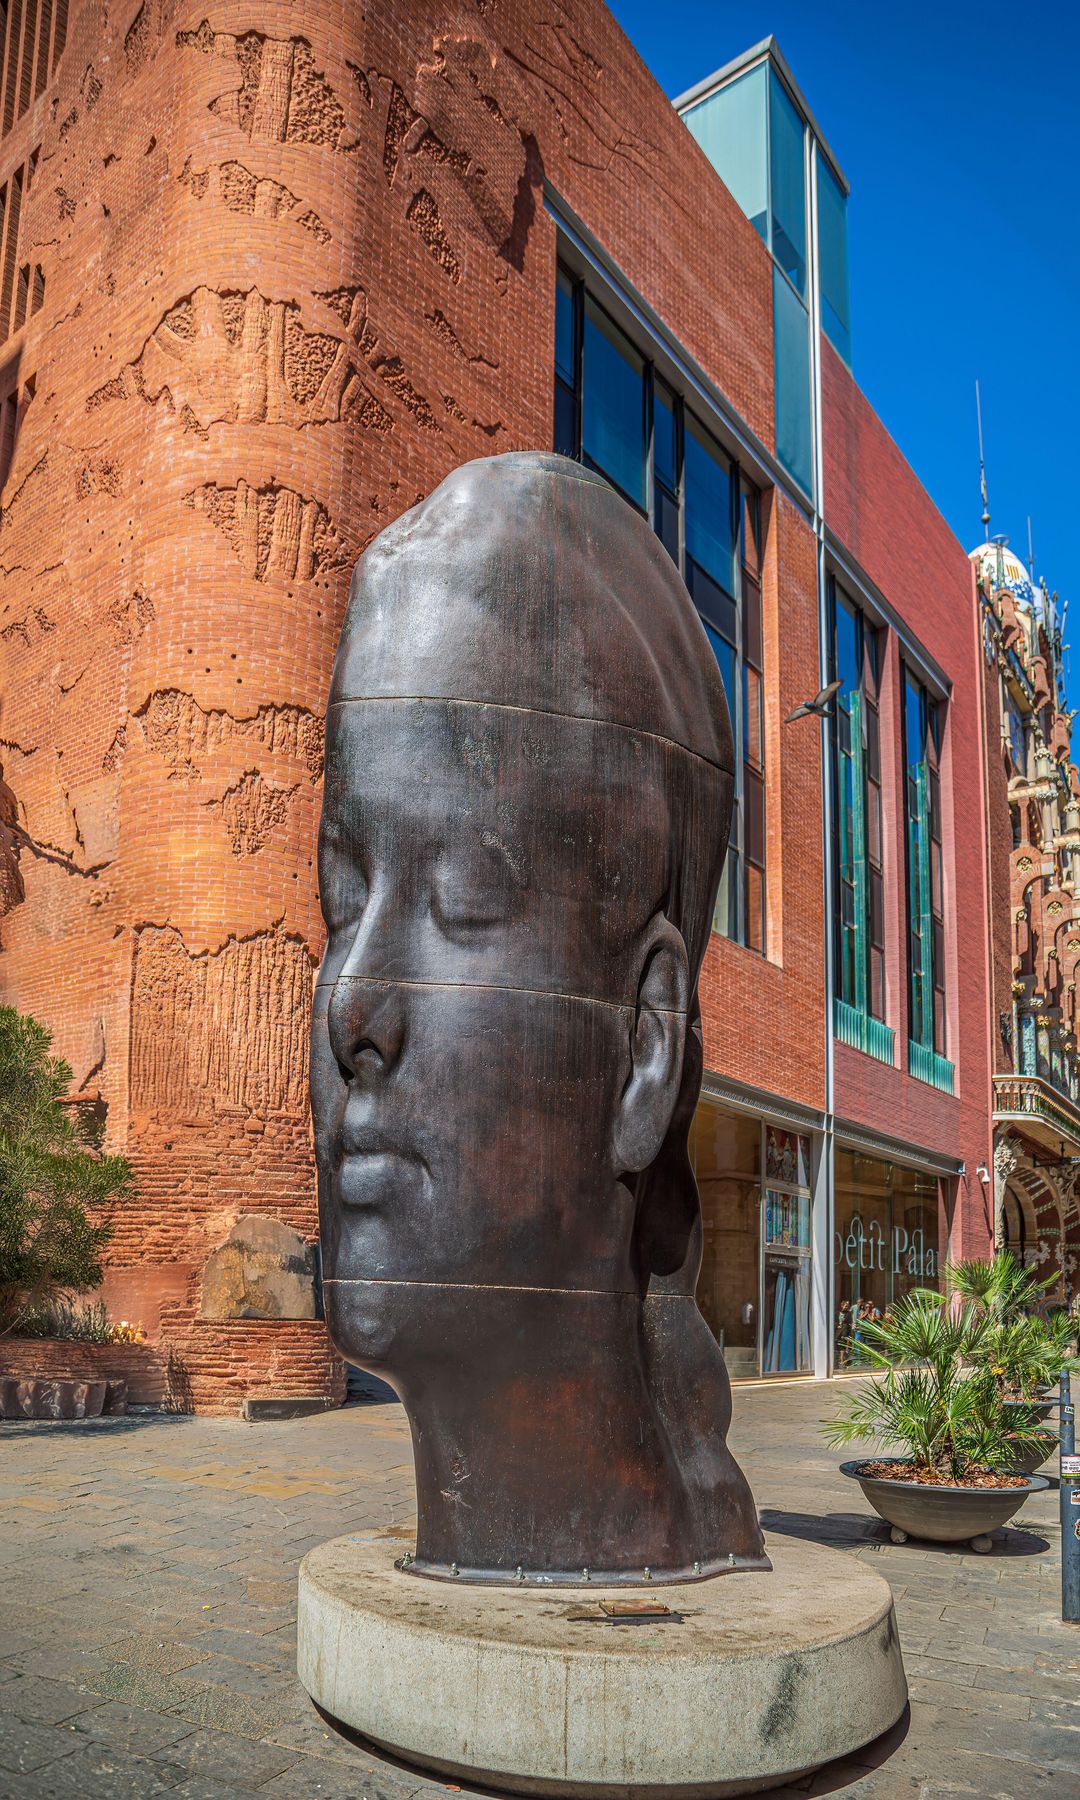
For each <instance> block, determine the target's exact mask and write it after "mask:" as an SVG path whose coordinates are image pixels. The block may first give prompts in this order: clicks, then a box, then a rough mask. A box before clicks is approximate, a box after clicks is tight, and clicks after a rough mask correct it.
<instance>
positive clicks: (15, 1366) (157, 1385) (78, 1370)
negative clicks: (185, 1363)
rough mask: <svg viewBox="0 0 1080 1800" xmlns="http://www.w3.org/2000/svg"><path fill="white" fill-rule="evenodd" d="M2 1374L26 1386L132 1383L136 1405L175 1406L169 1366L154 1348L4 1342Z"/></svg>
mask: <svg viewBox="0 0 1080 1800" xmlns="http://www.w3.org/2000/svg"><path fill="white" fill-rule="evenodd" d="M0 1375H15V1376H17V1377H18V1379H19V1380H20V1381H67V1380H70V1381H126V1382H127V1390H128V1391H127V1397H128V1399H129V1400H130V1401H132V1402H133V1403H134V1404H136V1405H143V1406H162V1405H169V1404H175V1402H174V1400H173V1396H172V1395H171V1394H170V1391H169V1373H168V1367H167V1361H166V1358H165V1356H164V1354H163V1352H162V1351H161V1350H160V1349H157V1348H155V1347H154V1346H153V1345H152V1344H82V1343H78V1342H76V1341H74V1340H72V1339H69V1338H20V1337H5V1338H0Z"/></svg>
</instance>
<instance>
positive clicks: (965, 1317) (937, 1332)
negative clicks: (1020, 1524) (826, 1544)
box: [825, 1288, 1047, 1551]
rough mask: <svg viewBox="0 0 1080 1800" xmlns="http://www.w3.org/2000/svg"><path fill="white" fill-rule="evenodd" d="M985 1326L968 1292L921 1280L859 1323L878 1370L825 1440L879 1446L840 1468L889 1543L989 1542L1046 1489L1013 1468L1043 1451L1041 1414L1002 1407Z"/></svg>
mask: <svg viewBox="0 0 1080 1800" xmlns="http://www.w3.org/2000/svg"><path fill="white" fill-rule="evenodd" d="M992 1323H993V1322H992V1320H991V1318H990V1315H989V1314H988V1313H987V1312H986V1311H985V1309H983V1308H981V1307H979V1306H978V1305H976V1304H974V1303H973V1302H971V1301H969V1300H966V1301H961V1302H960V1304H959V1305H955V1304H954V1303H952V1302H951V1301H950V1300H949V1298H948V1297H947V1296H945V1295H943V1294H938V1293H934V1292H931V1291H930V1290H928V1289H922V1288H920V1289H916V1290H915V1292H913V1293H910V1294H907V1295H905V1296H904V1298H903V1299H902V1300H899V1301H897V1302H896V1304H895V1305H894V1306H893V1308H892V1309H891V1311H890V1313H889V1315H888V1317H887V1318H885V1319H880V1320H868V1321H867V1322H866V1323H865V1324H864V1325H863V1327H862V1332H861V1349H862V1354H863V1356H864V1357H865V1358H866V1359H867V1361H869V1362H870V1363H871V1365H872V1366H874V1367H875V1368H877V1369H879V1370H880V1371H881V1373H880V1374H879V1375H878V1376H877V1377H876V1378H875V1379H874V1380H872V1381H869V1382H867V1384H866V1385H865V1386H864V1387H862V1388H860V1389H859V1390H858V1391H857V1392H856V1393H854V1394H852V1395H850V1396H849V1397H848V1398H847V1400H846V1402H845V1403H844V1406H843V1408H842V1410H841V1412H840V1414H839V1415H838V1416H837V1418H835V1419H833V1420H830V1421H827V1422H826V1425H825V1430H826V1435H827V1437H828V1439H829V1441H830V1443H833V1444H837V1445H841V1444H851V1443H854V1442H856V1441H859V1440H862V1441H866V1442H869V1443H870V1444H872V1445H874V1446H876V1447H877V1448H878V1449H879V1451H880V1454H879V1455H877V1456H871V1457H867V1458H864V1459H862V1460H860V1461H855V1462H846V1463H843V1464H842V1465H841V1472H842V1473H843V1474H844V1475H847V1476H850V1477H851V1478H852V1479H853V1480H855V1481H858V1482H859V1484H860V1486H861V1487H862V1491H863V1493H864V1495H865V1497H866V1498H867V1499H868V1500H869V1502H870V1504H871V1506H872V1507H873V1508H874V1510H875V1512H877V1513H878V1514H879V1515H880V1517H881V1518H883V1519H885V1520H886V1522H887V1523H888V1524H889V1525H890V1526H891V1527H892V1538H893V1542H894V1543H904V1542H905V1541H906V1539H907V1538H908V1536H912V1537H920V1538H929V1539H930V1540H931V1541H933V1542H937V1543H959V1542H962V1541H963V1540H964V1539H968V1540H969V1541H970V1542H971V1544H972V1547H973V1548H974V1549H976V1550H983V1551H985V1550H989V1549H991V1548H992V1540H991V1537H990V1533H991V1532H992V1531H994V1530H995V1529H996V1528H997V1527H998V1526H1001V1525H1004V1524H1005V1523H1006V1521H1007V1520H1008V1519H1010V1518H1011V1517H1012V1516H1013V1514H1014V1513H1015V1512H1017V1511H1018V1510H1019V1508H1020V1507H1021V1506H1022V1505H1023V1503H1024V1501H1025V1500H1026V1499H1027V1497H1028V1495H1029V1494H1031V1493H1034V1492H1036V1491H1037V1490H1039V1489H1040V1488H1045V1487H1046V1486H1047V1483H1046V1480H1045V1478H1044V1477H1042V1476H1039V1475H1023V1474H1020V1473H1018V1472H1017V1470H1016V1466H1015V1465H1016V1461H1017V1457H1018V1455H1026V1454H1032V1453H1034V1451H1035V1450H1036V1449H1037V1448H1038V1442H1039V1435H1038V1434H1039V1432H1040V1430H1041V1428H1042V1426H1041V1416H1040V1414H1039V1413H1037V1412H1035V1411H1034V1410H1033V1409H1032V1408H1030V1407H1017V1408H1014V1409H1011V1411H1010V1413H1009V1415H1007V1414H1006V1410H1005V1407H1004V1404H1003V1399H1002V1391H1001V1388H1000V1385H999V1378H998V1377H997V1376H996V1375H995V1373H994V1366H993V1365H992V1364H991V1363H990V1361H989V1359H988V1357H987V1355H986V1354H985V1352H986V1349H987V1340H988V1338H989V1335H990V1332H991V1329H992ZM898 1451H899V1452H901V1454H899V1455H897V1454H895V1452H898ZM889 1452H893V1454H891V1455H890V1454H889Z"/></svg>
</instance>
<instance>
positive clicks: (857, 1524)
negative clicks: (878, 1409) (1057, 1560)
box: [758, 1506, 1050, 1556]
mask: <svg viewBox="0 0 1080 1800" xmlns="http://www.w3.org/2000/svg"><path fill="white" fill-rule="evenodd" d="M758 1516H759V1518H760V1520H761V1526H762V1530H763V1531H765V1532H769V1531H773V1532H775V1533H776V1535H777V1537H793V1538H804V1539H805V1540H806V1541H807V1542H808V1543H812V1544H824V1545H826V1546H827V1547H828V1548H829V1549H832V1550H846V1549H851V1548H853V1547H856V1546H859V1545H863V1544H867V1543H870V1544H875V1543H876V1544H882V1545H885V1544H888V1542H889V1527H888V1525H887V1524H886V1523H885V1521H884V1519H878V1518H868V1517H867V1516H866V1514H865V1513H845V1512H831V1513H795V1512H783V1511H781V1510H779V1509H777V1508H773V1507H768V1506H764V1507H762V1509H761V1511H760V1513H759V1515H758ZM993 1538H994V1548H993V1550H992V1552H990V1554H991V1555H993V1556H1041V1555H1042V1554H1043V1552H1044V1551H1045V1550H1049V1548H1050V1545H1049V1542H1048V1540H1047V1539H1046V1538H1044V1537H1043V1536H1042V1535H1041V1534H1040V1533H1039V1532H1037V1531H1026V1530H1022V1529H1020V1528H1019V1527H1017V1526H1015V1525H1005V1526H1003V1527H1002V1528H1001V1529H1000V1530H998V1531H995V1532H994V1534H993ZM910 1547H911V1549H913V1550H932V1551H934V1552H935V1554H936V1555H938V1556H970V1555H971V1554H972V1550H971V1545H970V1543H969V1542H968V1540H967V1539H966V1538H965V1539H964V1540H963V1541H962V1542H961V1543H958V1544H937V1543H933V1542H931V1540H930V1539H929V1538H915V1537H913V1538H911V1539H910Z"/></svg>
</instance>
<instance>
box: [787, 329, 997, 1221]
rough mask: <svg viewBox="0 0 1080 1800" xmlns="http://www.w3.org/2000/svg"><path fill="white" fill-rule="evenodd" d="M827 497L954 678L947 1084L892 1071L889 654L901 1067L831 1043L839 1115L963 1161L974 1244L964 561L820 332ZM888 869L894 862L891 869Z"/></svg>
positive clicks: (973, 742)
mask: <svg viewBox="0 0 1080 1800" xmlns="http://www.w3.org/2000/svg"><path fill="white" fill-rule="evenodd" d="M822 356H823V363H822V387H823V412H824V418H823V435H824V457H825V468H824V490H825V493H824V498H825V515H826V519H827V522H828V524H829V525H830V526H831V528H832V530H833V531H835V532H836V534H837V536H838V537H839V538H840V539H841V541H842V542H843V543H844V544H845V545H846V546H847V547H848V548H849V549H850V551H851V552H852V554H853V555H854V556H855V557H856V558H857V560H858V561H859V563H860V564H861V565H862V567H863V568H864V569H865V571H866V573H867V574H868V575H869V577H870V578H871V580H872V581H873V582H874V583H875V584H876V585H877V587H879V588H880V589H881V592H882V593H883V594H884V595H885V597H886V598H887V599H888V600H889V601H890V602H891V604H892V605H893V606H894V607H895V609H896V611H897V612H898V613H899V614H900V615H901V616H902V618H903V619H904V620H905V621H906V622H907V624H908V626H909V628H910V630H911V632H912V634H913V636H914V637H915V638H916V639H917V640H918V642H919V643H920V644H921V645H922V646H923V647H924V649H925V650H926V651H927V652H929V654H930V655H931V656H932V657H933V658H934V660H935V661H936V662H937V664H938V665H939V667H940V668H941V669H942V670H943V671H944V673H945V675H946V676H947V677H948V678H949V679H950V680H951V682H952V683H953V690H952V697H951V700H950V703H949V707H948V714H947V726H946V736H945V745H944V750H943V757H942V797H943V812H944V818H943V849H944V863H945V889H946V891H945V928H946V957H947V962H948V974H947V993H948V995H949V999H950V1007H949V1016H948V1041H947V1046H946V1054H947V1055H948V1056H949V1057H950V1059H951V1060H952V1061H954V1062H955V1064H956V1093H955V1095H954V1096H948V1095H943V1094H940V1093H938V1092H937V1091H936V1090H935V1089H933V1088H930V1087H928V1086H927V1085H926V1084H925V1083H923V1082H920V1081H915V1080H913V1079H912V1078H910V1077H909V1076H908V1075H907V1074H906V1073H905V1072H903V1065H905V1064H906V1050H907V1030H908V995H907V979H906V965H905V963H904V961H903V956H904V934H905V932H906V919H905V914H904V879H905V877H904V867H905V865H904V839H903V767H902V752H901V738H900V730H899V719H898V717H897V716H896V714H897V712H898V709H899V707H900V705H901V704H902V692H901V687H900V681H901V671H900V667H899V663H900V658H899V656H898V655H896V654H894V655H893V656H892V657H891V658H890V660H889V662H888V663H887V665H886V668H885V673H884V687H885V695H884V699H883V706H882V738H883V765H884V766H883V783H882V788H883V795H882V797H883V809H884V830H885V840H886V851H887V863H886V876H885V879H886V886H887V888H888V887H890V886H891V887H892V888H893V901H892V916H891V917H890V920H889V935H890V941H891V942H892V943H894V944H895V945H897V946H899V949H900V956H899V957H898V958H897V959H896V960H895V961H893V962H891V963H890V967H889V1023H890V1024H891V1025H893V1026H894V1027H895V1029H896V1033H897V1046H898V1060H899V1061H900V1063H901V1067H900V1068H896V1069H889V1068H886V1067H885V1066H884V1065H883V1064H881V1063H878V1062H876V1061H874V1059H873V1058H871V1057H868V1056H863V1055H862V1054H861V1053H860V1052H859V1051H856V1050H850V1049H848V1048H847V1047H846V1046H843V1045H837V1047H836V1111H837V1114H838V1116H839V1117H841V1118H847V1119H852V1120H855V1121H857V1122H859V1123H863V1124H866V1125H870V1126H873V1127H875V1128H877V1129H884V1130H886V1131H888V1132H889V1133H890V1134H891V1135H893V1136H897V1137H901V1138H908V1139H910V1140H912V1141H913V1142H915V1143H918V1144H922V1145H925V1146H927V1147H928V1148H930V1149H933V1150H938V1151H942V1152H944V1153H945V1154H947V1155H949V1156H955V1157H958V1158H960V1159H961V1160H963V1161H964V1162H966V1164H967V1171H968V1172H967V1174H966V1176H964V1177H961V1178H960V1180H959V1182H958V1184H957V1192H956V1195H955V1205H954V1212H953V1225H952V1235H951V1248H952V1251H953V1253H954V1254H956V1255H961V1254H962V1255H977V1254H979V1253H980V1252H981V1251H984V1250H985V1249H986V1247H987V1244H988V1242H989V1241H990V1238H991V1237H992V1229H993V1220H992V1214H991V1210H990V1207H991V1203H990V1202H989V1201H988V1200H987V1197H986V1193H987V1192H988V1191H989V1190H987V1191H984V1189H983V1185H982V1183H981V1182H980V1181H979V1179H978V1177H977V1176H976V1174H975V1169H976V1166H977V1164H979V1163H980V1162H986V1163H988V1162H989V1158H990V1138H991V1121H990V1054H991V1051H990V1042H989V1035H990V1034H989V1018H988V1013H989V1008H988V998H987V983H986V970H987V964H988V960H989V954H990V946H989V935H988V924H987V884H986V824H985V819H986V808H985V798H984V790H983V781H982V759H981V740H982V734H983V717H982V698H981V689H980V682H979V657H980V655H981V652H980V647H979V646H980V623H979V615H978V610H977V606H976V599H975V589H974V579H973V575H972V570H971V565H970V564H969V562H968V560H967V557H966V555H965V553H964V551H963V549H962V547H961V545H960V544H959V543H958V542H957V540H956V539H955V538H954V537H953V535H952V532H951V531H950V530H949V528H948V526H947V525H946V524H945V521H944V519H943V518H942V517H941V514H940V513H939V512H938V511H937V508H936V507H935V506H934V504H933V502H932V501H931V499H930V498H929V496H928V494H927V493H926V491H925V489H924V488H923V487H922V486H921V485H920V483H919V482H918V480H917V479H916V478H915V476H914V474H913V472H912V471H911V469H910V468H909V467H908V465H907V463H906V462H905V461H904V459H903V457H902V456H901V454H900V451H899V450H898V449H897V447H896V445H895V444H894V443H893V441H892V439H891V438H890V436H889V435H888V433H887V431H886V430H885V427H884V426H883V425H882V423H881V421H880V419H878V417H877V415H876V414H875V413H874V411H873V410H872V408H871V406H870V404H869V402H868V401H867V400H866V398H865V396H864V395H863V394H861V393H860V391H859V389H858V388H857V387H856V386H855V383H854V382H853V381H852V379H851V376H850V374H849V373H848V371H847V369H846V368H845V367H844V365H843V363H842V362H841V361H840V359H839V357H838V356H836V354H835V353H834V351H833V350H832V349H831V348H830V346H829V345H828V344H826V343H824V342H823V343H822ZM890 871H891V873H890Z"/></svg>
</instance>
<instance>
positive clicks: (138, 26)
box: [124, 0, 176, 75]
mask: <svg viewBox="0 0 1080 1800" xmlns="http://www.w3.org/2000/svg"><path fill="white" fill-rule="evenodd" d="M175 11H176V0H143V4H142V6H140V8H139V10H138V12H137V13H136V14H135V17H134V18H133V19H132V21H131V24H130V25H129V26H128V28H127V32H126V34H125V37H124V58H125V61H126V63H127V66H128V70H129V72H130V73H131V74H132V75H135V74H137V73H138V71H139V70H140V69H141V68H142V66H143V64H144V63H145V62H147V61H148V60H149V58H150V57H151V56H152V55H153V54H154V52H155V50H156V49H157V47H158V45H159V43H160V42H161V38H162V34H163V33H164V31H165V30H166V28H167V26H168V24H169V22H170V20H171V19H172V17H173V14H174V13H175Z"/></svg>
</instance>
